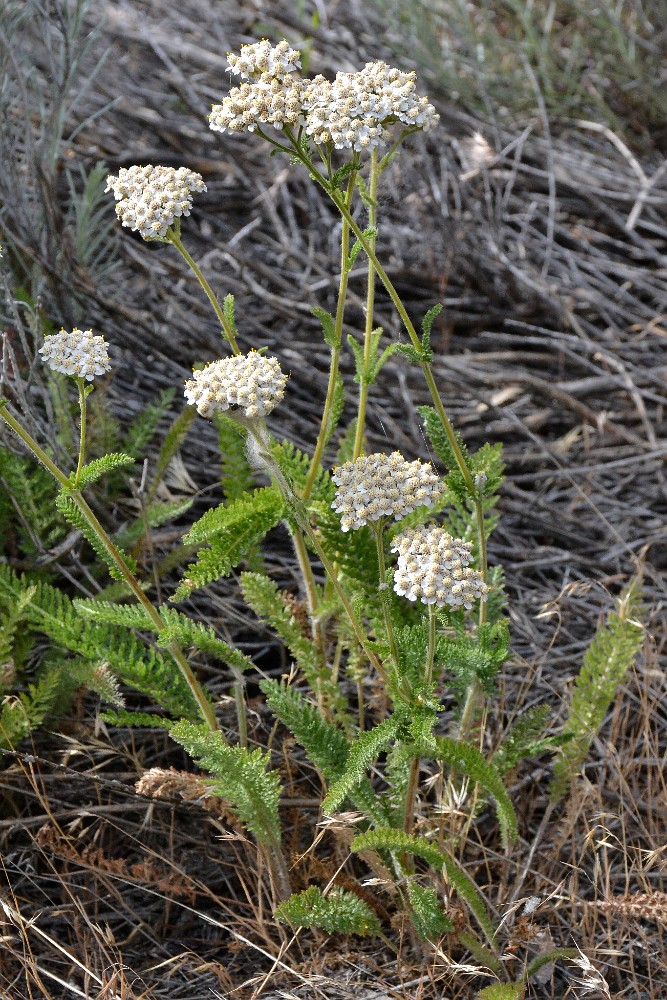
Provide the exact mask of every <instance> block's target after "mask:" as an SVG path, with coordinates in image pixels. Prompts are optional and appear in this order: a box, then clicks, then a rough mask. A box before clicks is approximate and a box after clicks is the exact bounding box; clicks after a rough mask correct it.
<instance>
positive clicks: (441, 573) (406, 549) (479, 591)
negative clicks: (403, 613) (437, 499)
mask: <svg viewBox="0 0 667 1000" xmlns="http://www.w3.org/2000/svg"><path fill="white" fill-rule="evenodd" d="M391 550H392V552H398V564H397V567H396V571H395V573H394V590H395V591H396V593H397V594H399V595H401V596H402V597H407V599H408V600H409V601H417V600H419V601H422V602H423V603H424V604H435V605H437V606H438V607H439V608H442V607H444V606H445V604H447V605H449V606H450V607H452V608H461V607H463V608H467V609H468V610H470V609H471V608H472V606H473V601H475V600H482V601H486V599H487V596H488V593H489V588H488V586H487V584H486V583H484V580H483V579H482V574H481V573H479V572H478V570H475V569H471V568H470V566H469V563H470V560H471V558H472V544H471V543H470V542H465V541H463V540H462V539H460V538H452V536H451V535H450V534H449V533H448V532H447V531H445V529H444V528H441V527H438V526H437V525H431V526H429V527H426V526H422V527H419V528H406V529H405V530H404V531H401V532H400V534H398V535H396V536H395V537H394V538H393V539H392V543H391Z"/></svg>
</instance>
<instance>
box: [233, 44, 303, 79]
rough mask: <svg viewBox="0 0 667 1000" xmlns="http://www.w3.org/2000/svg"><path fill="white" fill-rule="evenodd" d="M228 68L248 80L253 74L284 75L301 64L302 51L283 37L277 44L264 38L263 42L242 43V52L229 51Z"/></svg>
mask: <svg viewBox="0 0 667 1000" xmlns="http://www.w3.org/2000/svg"><path fill="white" fill-rule="evenodd" d="M227 62H228V67H227V68H228V69H229V70H230V71H231V72H232V73H235V74H236V76H240V77H241V79H242V80H247V79H248V77H251V76H259V75H260V74H262V73H268V74H269V75H270V76H284V75H285V74H286V73H291V72H292V71H293V70H295V69H298V68H299V67H300V66H301V53H300V52H299V50H298V49H293V48H291V47H290V45H289V43H288V42H286V41H285V39H283V40H282V41H281V42H278V44H277V45H271V42H269V41H267V39H266V38H263V39H262V41H261V42H253V43H252V44H250V45H242V46H241V52H240V54H239V55H236V54H235V53H234V52H228V53H227Z"/></svg>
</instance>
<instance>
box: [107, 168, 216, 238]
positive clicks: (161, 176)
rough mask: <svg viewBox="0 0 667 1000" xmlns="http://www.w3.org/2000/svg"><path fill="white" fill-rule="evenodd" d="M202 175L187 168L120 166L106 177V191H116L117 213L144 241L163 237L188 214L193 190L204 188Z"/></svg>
mask: <svg viewBox="0 0 667 1000" xmlns="http://www.w3.org/2000/svg"><path fill="white" fill-rule="evenodd" d="M205 190H206V185H205V184H204V181H203V179H202V176H201V174H197V173H195V172H194V170H189V169H188V168H187V167H156V166H146V167H136V166H135V167H121V169H120V170H119V171H118V176H117V177H115V176H114V175H110V176H109V177H107V186H106V188H105V191H113V195H114V198H115V199H116V201H117V202H118V204H117V205H116V215H117V216H118V218H119V219H120V221H121V223H122V224H123V225H124V226H127V228H128V229H132V230H136V231H138V232H139V233H141V235H142V236H143V238H144V239H145V240H150V239H155V238H156V237H159V236H164V235H165V234H166V232H167V229H168V228H169V227H170V226H171V225H173V223H174V220H175V219H177V218H179V217H180V216H181V215H189V214H190V208H191V206H192V194H193V192H199V191H205Z"/></svg>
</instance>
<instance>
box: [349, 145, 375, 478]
mask: <svg viewBox="0 0 667 1000" xmlns="http://www.w3.org/2000/svg"><path fill="white" fill-rule="evenodd" d="M378 175H379V171H378V160H377V150H376V149H373V151H372V152H371V166H370V176H369V183H368V197H369V202H370V204H369V206H368V225H369V227H370V228H371V229H374V228H375V226H376V224H377V186H378ZM368 243H369V246H372V247H373V249H375V237H372V238H371V239H370V240H369V241H368ZM366 259H367V260H368V276H367V283H368V287H367V290H366V327H365V330H364V369H363V372H362V373H361V379H360V387H359V408H358V410H357V427H356V431H355V435H354V451H353V453H352V460H353V461H355V460H356V459H357V458H359V456H360V455H361V453H362V451H363V447H364V430H365V428H366V406H367V403H368V384H369V383H368V379H367V378H366V374H367V372H368V368H369V366H370V362H371V334H372V333H373V310H374V308H375V265H374V264H373V261H372V260H371V258H370V257H367V258H366Z"/></svg>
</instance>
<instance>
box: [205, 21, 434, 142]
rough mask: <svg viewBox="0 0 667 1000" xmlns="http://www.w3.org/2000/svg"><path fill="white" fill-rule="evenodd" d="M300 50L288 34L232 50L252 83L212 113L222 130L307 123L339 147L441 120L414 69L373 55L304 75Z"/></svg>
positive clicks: (308, 129)
mask: <svg viewBox="0 0 667 1000" xmlns="http://www.w3.org/2000/svg"><path fill="white" fill-rule="evenodd" d="M300 54H301V53H300V52H299V51H298V50H297V49H292V48H290V46H289V45H288V43H287V42H285V41H282V42H279V43H278V45H276V46H272V45H271V44H270V43H269V42H267V41H266V40H265V41H262V42H256V43H254V44H252V45H243V46H241V53H240V55H234V54H233V53H231V52H229V53H228V54H227V58H228V60H229V68H230V70H231V71H232V73H235V74H237V75H240V76H241V78H242V79H245V80H248V81H249V82H248V83H243V84H241V86H240V87H234V88H233V89H232V90H231V91H230V92H229V94H228V95H227V96H226V97H225V98H224V99H223V101H222V103H221V104H214V105H213V110H212V111H211V114H210V115H209V124H210V127H211V128H212V129H213V130H214V131H216V132H225V131H227V130H229V131H230V132H254V131H255V129H257V128H259V127H260V126H261V125H272V126H273V127H274V128H276V129H281V128H283V127H284V126H285V125H290V126H293V125H297V124H303V127H304V132H305V133H306V134H307V135H309V136H312V138H313V139H314V141H315V142H316V143H318V144H319V145H325V146H328V145H333V146H335V147H336V149H353V150H357V151H359V150H362V149H373V148H374V147H376V146H380V145H382V144H384V143H387V142H389V141H390V140H391V138H392V133H391V126H392V125H394V124H395V123H396V122H400V123H401V124H402V125H403V126H404V127H406V128H414V129H423V131H425V132H427V131H429V130H430V129H432V128H434V127H435V125H436V124H437V122H438V115H437V113H436V111H435V109H434V107H433V105H431V104H429V102H428V98H426V97H420V96H419V95H418V94H416V93H415V74H414V73H402V72H401V71H400V70H398V69H394V68H392V67H391V66H388V65H387V63H385V62H369V63H366V65H365V66H364V68H363V69H362V70H360V71H359V72H358V73H338V74H337V76H336V79H335V80H334V81H333V83H332V82H330V81H329V80H327V79H325V77H323V76H317V77H315V79H313V80H303V81H301V80H298V79H296V78H295V77H294V75H293V73H292V71H293V70H294V69H296V68H297V67H298V66H300V65H301V64H300V61H299V56H300Z"/></svg>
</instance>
